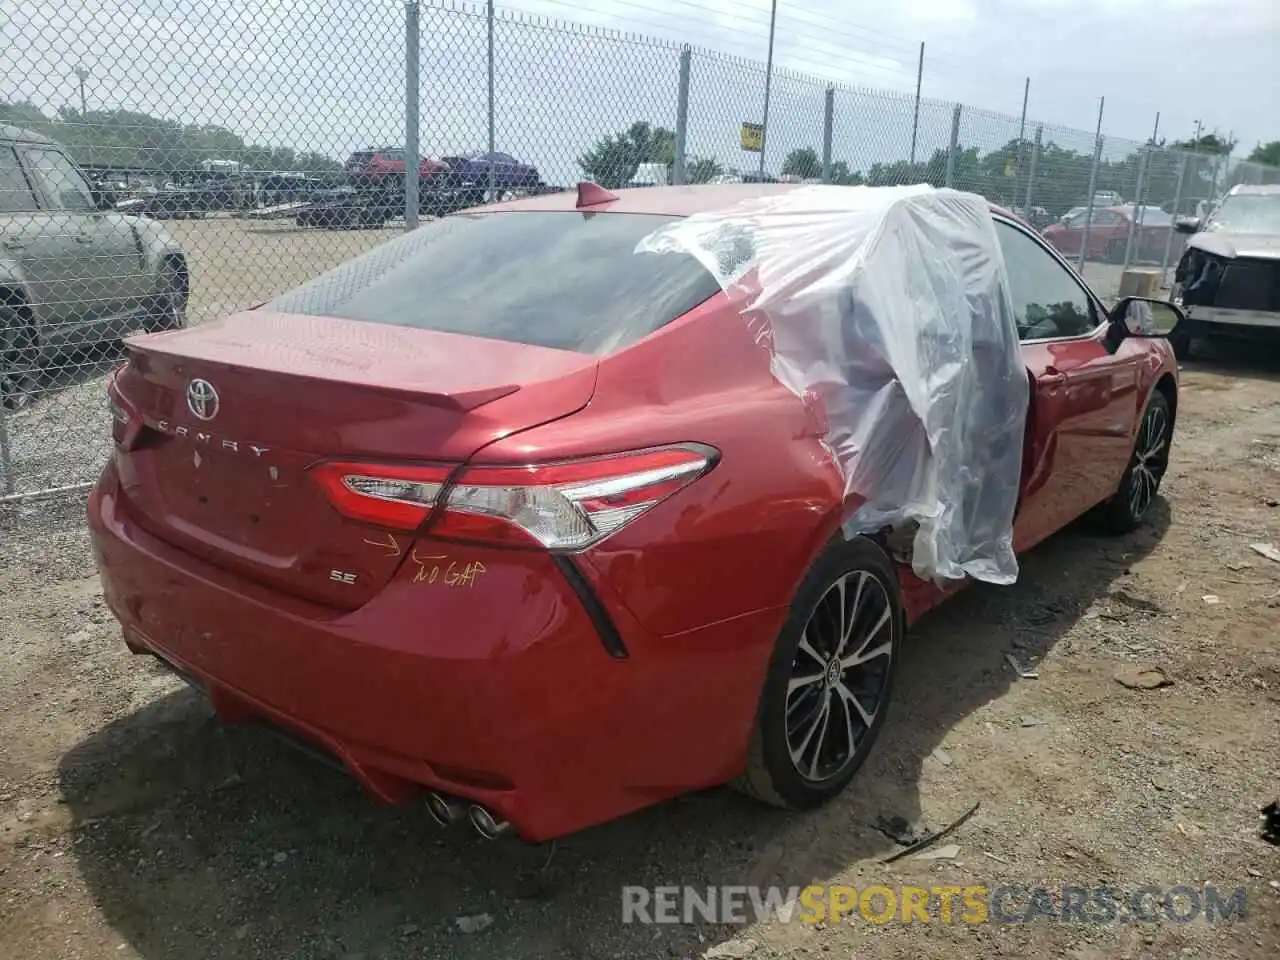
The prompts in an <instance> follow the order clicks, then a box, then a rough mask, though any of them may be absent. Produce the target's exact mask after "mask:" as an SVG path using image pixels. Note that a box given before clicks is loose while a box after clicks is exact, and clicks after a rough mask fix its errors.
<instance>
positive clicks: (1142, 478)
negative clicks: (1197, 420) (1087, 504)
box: [1102, 390, 1173, 533]
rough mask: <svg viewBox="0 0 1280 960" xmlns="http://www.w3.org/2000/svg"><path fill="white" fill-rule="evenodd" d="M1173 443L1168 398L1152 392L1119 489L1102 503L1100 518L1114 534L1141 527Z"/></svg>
mask: <svg viewBox="0 0 1280 960" xmlns="http://www.w3.org/2000/svg"><path fill="white" fill-rule="evenodd" d="M1172 442H1173V414H1172V410H1171V408H1170V406H1169V400H1168V399H1167V398H1166V397H1165V395H1164V394H1163V393H1161V392H1160V391H1159V390H1157V391H1155V392H1154V393H1152V394H1151V399H1150V400H1148V401H1147V409H1146V410H1145V411H1143V414H1142V422H1141V423H1140V424H1139V425H1138V437H1137V440H1136V441H1135V442H1134V445H1133V453H1132V454H1131V455H1130V457H1129V465H1128V467H1126V468H1125V471H1124V476H1123V477H1121V479H1120V488H1119V489H1118V490H1117V491H1116V492H1115V494H1114V495H1113V496H1112V497H1111V499H1110V500H1108V501H1107V502H1106V503H1104V504H1103V505H1102V517H1103V521H1104V522H1105V524H1106V526H1107V527H1108V529H1110V530H1111V531H1112V532H1113V533H1129V532H1130V531H1133V530H1136V529H1138V527H1140V526H1142V522H1143V521H1144V520H1145V519H1146V517H1147V514H1148V513H1150V511H1151V505H1152V504H1153V503H1155V500H1156V494H1157V493H1159V491H1160V481H1161V480H1163V479H1164V474H1165V471H1166V470H1167V469H1168V468H1169V445H1170V444H1171V443H1172Z"/></svg>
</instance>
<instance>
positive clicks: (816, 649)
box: [734, 537, 906, 810]
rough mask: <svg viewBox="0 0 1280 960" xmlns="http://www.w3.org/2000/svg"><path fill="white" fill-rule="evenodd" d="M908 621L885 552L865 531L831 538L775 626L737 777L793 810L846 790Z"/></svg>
mask: <svg viewBox="0 0 1280 960" xmlns="http://www.w3.org/2000/svg"><path fill="white" fill-rule="evenodd" d="M905 628H906V619H905V617H904V615H903V611H902V599H901V594H900V591H899V587H898V578H897V575H896V573H895V571H894V567H893V563H892V561H891V560H890V559H889V557H888V555H887V554H886V553H885V552H884V551H883V550H882V549H880V547H879V546H878V545H876V544H875V543H874V542H872V541H871V540H868V539H867V538H865V537H858V538H856V539H854V540H852V541H844V540H842V539H840V540H837V541H835V542H833V543H832V544H831V545H830V546H829V547H828V548H827V550H826V551H825V552H824V553H823V554H822V556H821V557H820V558H819V559H818V561H817V563H815V564H814V566H813V568H812V569H811V570H810V571H809V573H808V575H807V576H806V577H805V580H804V582H803V583H802V584H801V586H800V590H799V591H798V593H797V594H796V598H795V601H794V602H793V603H792V605H791V612H790V614H789V615H788V617H787V620H786V623H785V624H784V625H783V628H782V632H781V633H780V634H779V636H778V641H777V644H776V646H775V648H774V652H773V656H772V658H771V660H770V664H769V673H768V675H767V677H766V679H765V684H764V690H763V692H762V694H761V697H760V704H759V707H758V711H757V715H756V723H755V728H754V730H753V732H752V738H751V744H750V748H749V751H748V758H747V769H746V771H745V773H744V774H743V775H742V776H741V777H740V778H739V779H738V780H736V781H735V782H734V786H735V787H736V788H738V789H739V790H741V791H742V792H744V793H747V794H748V795H750V796H753V797H755V798H756V799H758V800H761V801H763V802H765V803H768V804H771V805H773V806H777V807H784V808H787V809H792V810H805V809H812V808H814V807H817V806H820V805H821V804H823V803H826V802H827V801H828V800H830V799H832V798H833V797H835V796H836V795H837V794H839V793H840V792H841V791H842V790H844V788H845V787H846V786H847V785H848V783H849V781H850V780H852V779H853V776H854V774H855V773H857V771H858V768H859V767H861V766H862V764H863V762H864V761H865V760H866V757H867V755H868V754H869V753H870V752H871V748H872V745H873V744H874V743H875V740H876V737H877V735H878V734H879V732H880V728H881V726H882V725H883V724H884V719H885V715H886V713H887V711H888V707H889V697H890V693H891V690H892V687H893V678H894V674H895V672H896V669H897V663H898V658H899V656H900V654H901V651H900V646H901V642H902V636H903V633H904V632H905Z"/></svg>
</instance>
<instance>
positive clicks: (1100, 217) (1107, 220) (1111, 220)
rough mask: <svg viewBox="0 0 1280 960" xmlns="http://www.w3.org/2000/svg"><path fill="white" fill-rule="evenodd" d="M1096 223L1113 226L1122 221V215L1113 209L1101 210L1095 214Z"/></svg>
mask: <svg viewBox="0 0 1280 960" xmlns="http://www.w3.org/2000/svg"><path fill="white" fill-rule="evenodd" d="M1093 222H1094V224H1095V225H1098V226H1103V227H1113V226H1115V225H1116V224H1117V223H1119V222H1120V215H1119V214H1118V213H1115V212H1113V211H1111V210H1099V211H1097V212H1096V213H1095V214H1094V215H1093Z"/></svg>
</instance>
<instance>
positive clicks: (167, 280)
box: [146, 260, 189, 333]
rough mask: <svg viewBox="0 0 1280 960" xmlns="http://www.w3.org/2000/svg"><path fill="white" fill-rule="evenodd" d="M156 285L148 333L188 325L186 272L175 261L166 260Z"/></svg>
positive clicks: (178, 328)
mask: <svg viewBox="0 0 1280 960" xmlns="http://www.w3.org/2000/svg"><path fill="white" fill-rule="evenodd" d="M156 286H157V290H156V295H155V299H154V301H153V302H152V305H151V311H150V314H149V316H148V317H147V323H146V331H147V333H159V332H160V331H162V330H181V329H182V328H183V327H185V326H186V325H187V299H188V294H189V291H188V289H187V276H186V273H185V272H184V271H183V270H182V268H181V267H180V266H179V265H178V264H177V263H175V262H174V261H172V260H166V261H165V262H164V263H163V264H161V266H160V276H159V278H158V279H157V281H156Z"/></svg>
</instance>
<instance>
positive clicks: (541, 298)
mask: <svg viewBox="0 0 1280 960" xmlns="http://www.w3.org/2000/svg"><path fill="white" fill-rule="evenodd" d="M672 219H674V218H672V217H666V216H650V215H641V214H623V213H577V212H572V211H546V212H528V213H523V212H514V211H510V212H504V213H480V214H457V215H454V216H450V217H444V218H442V219H440V220H436V221H433V222H431V223H427V224H425V225H423V226H422V227H420V228H419V229H417V230H414V231H413V232H411V233H407V234H405V235H404V236H402V237H399V238H397V239H395V240H392V241H391V242H390V243H387V244H384V245H382V246H380V247H377V248H375V249H373V250H371V251H369V252H368V253H366V254H364V255H363V256H361V257H359V258H357V259H355V260H352V261H351V262H349V263H346V264H344V265H343V266H340V267H338V268H336V269H334V270H331V271H329V272H328V273H326V274H323V275H321V276H320V277H318V278H316V279H315V280H312V281H310V282H308V283H306V284H304V285H303V286H301V287H298V288H297V289H295V290H292V291H290V292H289V293H286V294H283V295H282V296H280V297H277V298H276V299H275V300H272V301H271V302H270V303H267V304H264V305H263V307H262V309H264V310H273V311H279V312H282V313H307V314H317V315H322V316H331V317H341V318H343V319H347V320H362V321H366V322H368V323H388V324H395V325H398V326H404V327H420V328H422V329H424V330H436V331H442V332H446V333H464V334H470V335H472V336H476V337H488V338H489V339H493V340H510V341H514V342H516V343H525V344H529V345H531V346H539V347H554V348H558V349H561V350H574V351H578V352H580V353H591V354H597V355H603V354H607V353H610V352H612V351H614V350H619V349H621V348H623V347H625V346H627V345H629V344H630V343H632V342H634V341H636V340H638V339H640V338H641V337H644V336H646V335H648V334H650V333H652V332H653V331H655V330H657V329H658V328H659V327H662V326H664V325H665V324H667V323H670V322H671V321H672V320H674V319H676V318H677V317H679V316H681V315H682V314H684V313H687V312H688V311H690V310H692V309H693V308H694V307H696V306H697V305H698V304H700V303H702V302H703V301H705V300H707V299H708V298H710V297H711V296H713V295H714V294H715V293H717V292H718V291H719V289H720V288H719V286H718V285H717V283H716V281H715V278H714V277H712V276H711V274H710V273H708V272H707V271H706V270H705V269H704V268H703V267H702V265H701V264H700V263H698V261H697V260H695V259H694V258H693V257H690V256H685V255H683V254H676V253H661V254H658V253H636V252H635V248H636V244H637V243H639V241H640V240H641V239H642V238H643V237H645V236H646V235H647V234H649V233H651V232H653V231H654V230H656V229H658V228H659V227H661V226H663V225H664V224H666V223H669V222H671V221H672Z"/></svg>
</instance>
